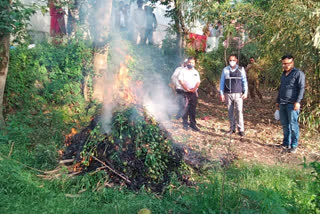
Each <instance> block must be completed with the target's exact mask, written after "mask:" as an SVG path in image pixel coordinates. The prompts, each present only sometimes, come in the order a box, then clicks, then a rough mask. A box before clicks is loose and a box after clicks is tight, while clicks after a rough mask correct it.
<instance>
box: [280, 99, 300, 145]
mask: <svg viewBox="0 0 320 214" xmlns="http://www.w3.org/2000/svg"><path fill="white" fill-rule="evenodd" d="M298 116H299V111H295V110H293V104H291V103H289V104H280V122H281V125H282V129H283V143H282V144H283V145H284V146H291V147H297V146H298V139H299V123H298Z"/></svg>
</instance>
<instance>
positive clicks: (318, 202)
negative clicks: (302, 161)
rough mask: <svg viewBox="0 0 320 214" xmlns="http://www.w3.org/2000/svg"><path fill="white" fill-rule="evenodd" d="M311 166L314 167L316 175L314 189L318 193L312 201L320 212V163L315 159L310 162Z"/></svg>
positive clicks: (313, 173)
mask: <svg viewBox="0 0 320 214" xmlns="http://www.w3.org/2000/svg"><path fill="white" fill-rule="evenodd" d="M310 166H311V167H312V168H313V171H312V175H313V177H314V182H313V184H314V189H315V190H316V193H315V195H314V198H313V200H312V202H313V203H314V204H315V207H316V208H315V209H317V211H318V212H320V163H319V162H317V161H315V162H312V163H310Z"/></svg>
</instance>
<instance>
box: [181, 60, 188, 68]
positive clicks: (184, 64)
mask: <svg viewBox="0 0 320 214" xmlns="http://www.w3.org/2000/svg"><path fill="white" fill-rule="evenodd" d="M187 64H188V58H186V59H185V60H183V63H182V65H183V67H186V66H187Z"/></svg>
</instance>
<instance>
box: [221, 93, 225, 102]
mask: <svg viewBox="0 0 320 214" xmlns="http://www.w3.org/2000/svg"><path fill="white" fill-rule="evenodd" d="M220 101H221V102H224V101H225V98H224V95H223V94H220Z"/></svg>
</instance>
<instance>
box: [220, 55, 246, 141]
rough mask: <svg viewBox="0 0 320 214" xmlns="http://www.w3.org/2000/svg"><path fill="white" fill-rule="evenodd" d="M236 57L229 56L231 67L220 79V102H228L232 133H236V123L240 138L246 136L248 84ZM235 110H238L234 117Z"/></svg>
mask: <svg viewBox="0 0 320 214" xmlns="http://www.w3.org/2000/svg"><path fill="white" fill-rule="evenodd" d="M237 62H238V58H237V56H236V55H230V56H229V66H227V67H225V68H224V69H223V70H222V74H221V79H220V100H221V101H222V102H224V101H225V100H226V101H227V106H228V114H229V121H230V133H235V132H236V123H235V117H236V120H237V121H236V122H237V127H238V131H239V134H240V136H244V121H243V100H244V99H246V98H247V96H248V83H247V77H246V72H245V70H244V68H243V67H240V66H238V65H237ZM234 108H235V110H236V112H235V115H234Z"/></svg>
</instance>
